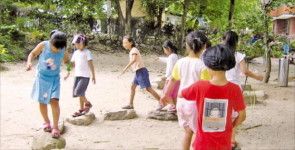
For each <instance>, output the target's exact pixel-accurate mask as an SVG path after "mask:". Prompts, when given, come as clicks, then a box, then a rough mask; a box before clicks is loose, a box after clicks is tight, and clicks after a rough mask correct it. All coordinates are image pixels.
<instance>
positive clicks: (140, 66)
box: [129, 47, 145, 71]
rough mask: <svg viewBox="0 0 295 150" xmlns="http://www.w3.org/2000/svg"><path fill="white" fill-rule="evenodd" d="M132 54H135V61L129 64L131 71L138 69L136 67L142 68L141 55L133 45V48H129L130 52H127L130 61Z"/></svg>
mask: <svg viewBox="0 0 295 150" xmlns="http://www.w3.org/2000/svg"><path fill="white" fill-rule="evenodd" d="M133 54H136V55H137V56H136V59H135V63H134V64H132V66H131V68H132V70H133V71H136V70H138V69H140V68H144V67H145V66H144V63H143V60H142V57H141V55H140V52H139V50H138V49H137V48H135V47H133V48H132V49H131V50H130V52H129V59H130V61H131V60H132V55H133Z"/></svg>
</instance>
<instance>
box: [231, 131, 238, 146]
mask: <svg viewBox="0 0 295 150" xmlns="http://www.w3.org/2000/svg"><path fill="white" fill-rule="evenodd" d="M236 131H237V128H233V129H232V136H231V143H232V144H236ZM233 146H235V145H233Z"/></svg>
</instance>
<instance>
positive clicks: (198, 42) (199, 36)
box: [186, 31, 208, 53]
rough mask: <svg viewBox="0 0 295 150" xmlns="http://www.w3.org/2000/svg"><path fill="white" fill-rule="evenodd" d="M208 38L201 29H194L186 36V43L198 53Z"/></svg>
mask: <svg viewBox="0 0 295 150" xmlns="http://www.w3.org/2000/svg"><path fill="white" fill-rule="evenodd" d="M207 41H208V38H207V37H206V36H205V35H204V34H203V33H202V32H200V31H192V32H190V33H189V34H188V35H187V36H186V43H187V45H188V46H189V48H190V49H192V50H193V51H194V53H198V52H200V51H201V50H202V48H203V47H204V46H205V44H206V42H207Z"/></svg>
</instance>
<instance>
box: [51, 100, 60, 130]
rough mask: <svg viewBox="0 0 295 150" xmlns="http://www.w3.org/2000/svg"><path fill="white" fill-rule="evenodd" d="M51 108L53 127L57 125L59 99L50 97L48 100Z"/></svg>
mask: <svg viewBox="0 0 295 150" xmlns="http://www.w3.org/2000/svg"><path fill="white" fill-rule="evenodd" d="M50 105H51V109H52V116H53V127H57V126H58V120H59V114H60V108H59V101H58V99H55V98H53V99H51V101H50Z"/></svg>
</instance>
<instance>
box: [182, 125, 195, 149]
mask: <svg viewBox="0 0 295 150" xmlns="http://www.w3.org/2000/svg"><path fill="white" fill-rule="evenodd" d="M193 134H194V132H193V131H192V130H191V129H190V128H189V126H185V127H184V137H183V141H182V149H183V150H189V149H190V147H191V141H192V137H193Z"/></svg>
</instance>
